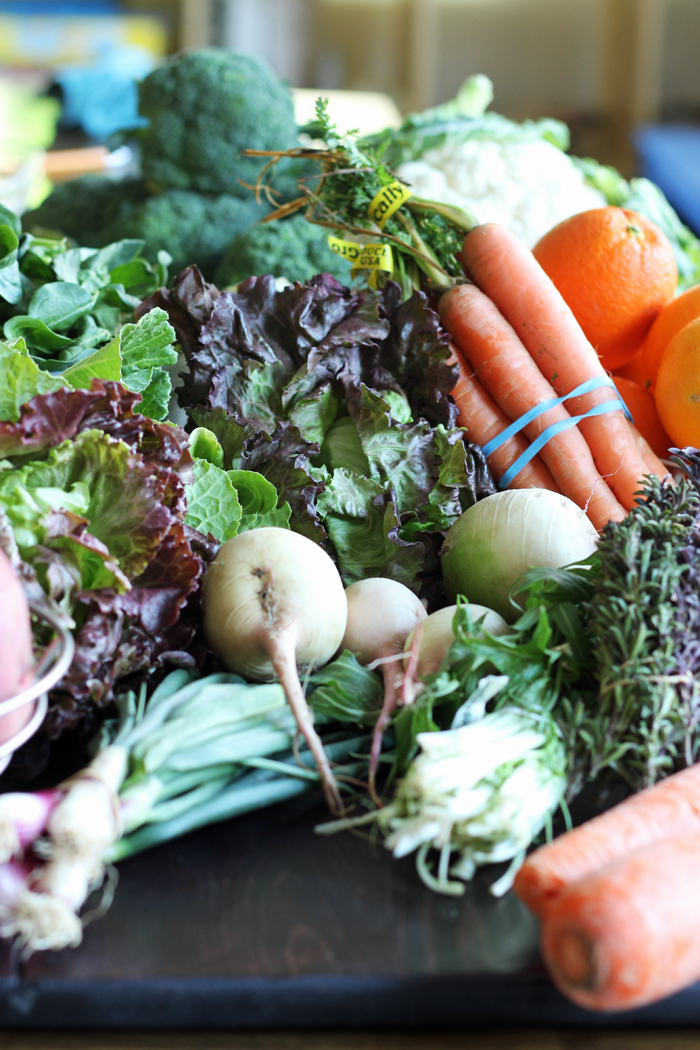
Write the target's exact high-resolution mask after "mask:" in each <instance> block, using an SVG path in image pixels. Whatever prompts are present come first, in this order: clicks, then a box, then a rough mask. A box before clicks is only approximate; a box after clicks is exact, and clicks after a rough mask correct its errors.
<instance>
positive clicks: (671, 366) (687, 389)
mask: <svg viewBox="0 0 700 1050" xmlns="http://www.w3.org/2000/svg"><path fill="white" fill-rule="evenodd" d="M623 396H624V395H623ZM654 398H655V400H656V409H657V412H658V413H659V418H660V420H661V422H662V424H663V426H664V427H665V428H666V430H667V431H668V433H669V434H670V435H671V438H672V439H673V442H674V444H676V445H679V446H680V447H681V448H682V447H683V446H684V445H694V446H695V447H696V448H698V447H699V446H700V318H697V319H696V320H695V321H691V322H690V323H689V324H687V325H686V326H685V328H681V330H680V332H678V333H677V334H676V335H674V337H673V339H672V340H671V342H670V343H669V344H668V346H667V347H666V349H665V350H664V355H663V357H662V358H661V367H660V368H659V374H658V375H657V377H656V386H655V388H654Z"/></svg>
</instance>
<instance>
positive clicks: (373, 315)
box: [142, 269, 494, 605]
mask: <svg viewBox="0 0 700 1050" xmlns="http://www.w3.org/2000/svg"><path fill="white" fill-rule="evenodd" d="M149 307H151V308H154V309H165V310H167V311H168V312H169V314H170V317H171V321H172V323H173V324H174V325H175V326H176V327H177V331H178V339H179V342H180V344H181V346H182V347H183V349H184V351H185V354H186V357H187V365H188V367H187V372H186V373H185V374H184V385H183V386H182V387H181V388H180V390H179V392H178V398H179V402H180V404H181V405H183V406H184V407H186V409H187V411H188V413H189V415H190V418H191V419H192V421H193V422H194V424H195V425H196V426H198V427H200V428H205V429H207V430H209V431H211V432H212V433H213V434H214V435H215V436H216V439H217V442H218V448H217V451H216V452H215V453H213V454H212V456H211V457H209V458H211V460H212V462H214V463H216V464H217V465H223V467H225V468H226V470H227V471H229V472H230V471H234V472H236V471H240V470H254V471H257V472H259V473H260V474H262V475H264V477H265V478H267V480H268V481H269V482H271V483H272V484H273V485H274V487H275V488H276V490H277V491H278V492H279V493H281V494H283V496H284V498H286V499H287V500H288V502H289V506H290V508H291V519H290V525H291V527H292V529H294V530H295V531H297V532H300V533H302V534H304V535H306V536H308V537H309V538H310V539H313V540H315V541H316V542H317V543H321V544H322V545H324V546H326V547H327V549H328V551H329V552H330V553H331V554H332V555H333V556H334V557H335V559H336V562H337V565H338V568H339V571H340V574H341V576H342V578H343V581H344V582H345V584H346V585H347V584H349V583H352V582H353V581H354V580H359V579H364V578H365V577H368V576H389V577H391V578H393V579H396V580H398V581H399V582H401V583H404V584H406V585H407V586H408V587H409V588H411V589H412V590H414V591H416V592H418V591H420V592H421V594H422V595H424V596H425V597H427V598H428V600H429V602H430V604H431V605H435V604H436V603H439V601H440V595H441V594H442V583H441V576H440V571H439V564H438V561H437V550H438V549H439V545H440V542H441V539H442V534H443V532H444V531H445V530H446V529H447V528H449V526H450V525H451V524H452V523H453V522H454V521H455V520H456V519H457V518H458V517H459V515H460V514H461V512H462V510H463V509H465V507H467V506H469V505H470V504H472V503H473V502H475V501H476V500H477V499H480V498H482V497H483V496H486V495H488V494H489V493H491V492H493V491H494V488H493V482H492V480H491V478H490V475H489V472H488V469H487V467H486V464H485V461H484V459H483V456H482V454H481V452H480V450H478V449H476V448H475V447H473V446H471V445H469V444H468V443H467V442H466V441H465V440H464V436H463V433H462V431H460V430H458V429H456V428H455V426H454V421H455V413H456V409H455V406H454V405H453V404H452V402H451V401H450V399H449V397H448V393H449V391H450V390H451V389H452V386H453V385H454V382H455V366H454V365H448V364H447V360H448V358H449V356H450V349H449V345H448V342H449V341H448V337H447V336H446V335H445V334H444V333H443V332H442V331H441V329H440V325H439V321H438V318H437V315H436V314H435V313H434V312H433V311H432V310H430V309H428V308H427V306H426V301H425V297H424V296H423V295H422V293H416V294H415V295H414V296H413V297H412V298H411V299H409V300H408V301H407V302H404V303H402V302H401V293H400V290H399V288H398V287H397V286H396V285H394V284H388V285H386V286H385V288H384V290H383V291H382V292H381V293H376V292H371V291H369V290H365V291H362V292H361V291H350V290H349V289H347V288H344V287H343V286H341V285H339V284H338V282H337V281H335V280H334V279H333V278H332V277H331V276H330V275H327V274H326V275H321V276H318V277H315V278H313V280H311V281H309V282H308V283H307V284H305V285H300V284H297V285H295V286H293V287H288V288H285V289H283V290H282V291H277V289H276V286H275V282H274V281H273V279H272V278H271V277H262V278H251V279H250V280H248V281H245V282H244V283H243V284H242V285H240V286H239V289H238V292H237V293H231V292H219V291H218V290H217V289H216V288H214V287H213V286H211V285H207V284H205V282H204V281H203V280H202V278H201V275H200V274H199V273H198V272H197V271H196V270H194V269H193V270H190V271H185V273H183V274H181V275H180V276H179V277H178V278H177V280H176V281H175V283H174V286H173V289H172V291H171V292H164V291H161V292H159V293H157V294H156V295H154V296H152V297H151V298H150V299H149V300H147V301H146V302H145V303H144V305H143V307H142V310H144V311H145V310H147V309H148V308H149ZM148 316H149V314H148V313H145V314H144V317H143V320H145V319H146V318H147V317H148ZM142 323H143V322H142ZM212 521H213V518H212V516H210V515H209V516H203V517H202V518H201V524H200V527H201V528H203V529H204V528H205V527H206V528H210V529H211V528H212ZM219 538H222V537H221V536H220V537H219Z"/></svg>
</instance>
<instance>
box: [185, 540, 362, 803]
mask: <svg viewBox="0 0 700 1050" xmlns="http://www.w3.org/2000/svg"><path fill="white" fill-rule="evenodd" d="M203 593H204V633H205V635H206V637H207V640H208V642H209V644H210V646H211V647H212V649H213V650H214V652H215V653H217V654H218V656H220V657H221V660H222V661H223V663H224V665H225V666H226V667H227V668H228V669H229V670H230V671H234V672H236V673H237V674H240V675H243V677H244V678H252V679H254V680H257V681H263V682H267V681H272V680H274V679H275V678H279V680H280V682H281V683H282V685H283V687H284V691H285V693H286V695H287V699H288V700H289V704H290V706H291V708H292V711H293V712H294V717H295V719H296V723H297V726H298V727H299V730H300V732H301V733H302V735H303V736H304V739H305V740H306V743H307V744H308V747H309V750H310V751H311V753H312V755H313V757H314V759H315V760H316V765H317V766H318V770H319V773H320V775H321V779H322V781H323V788H324V792H325V795H326V800H327V802H328V805H329V807H330V809H331V811H332V812H334V813H339V812H341V811H342V809H343V804H342V800H341V798H340V792H339V790H338V785H337V783H336V781H335V777H334V776H333V773H332V771H331V767H330V763H329V761H328V758H327V756H326V753H325V751H324V750H323V745H322V743H321V740H320V738H319V736H318V733H317V732H316V730H315V729H314V725H313V715H312V713H311V711H310V709H309V705H308V704H307V702H306V697H305V696H304V692H303V690H302V688H301V683H300V681H299V673H298V670H297V664H298V665H299V667H301V668H311V667H322V666H323V665H324V664H326V663H328V661H329V660H330V659H331V657H332V656H333V654H334V653H335V651H336V649H337V648H338V646H339V645H340V643H341V641H342V638H343V633H344V631H345V625H346V622H347V617H348V603H347V600H346V597H345V591H344V589H343V583H342V580H341V579H340V576H339V575H338V570H337V569H336V567H335V565H334V564H333V562H332V561H331V559H330V558H329V557H328V555H327V554H326V553H325V551H323V550H322V549H321V547H319V546H317V545H316V544H315V543H313V542H312V541H311V540H309V539H307V538H306V537H305V536H300V535H299V534H298V533H296V532H289V531H288V530H287V529H279V528H260V529H249V530H248V531H247V532H243V533H241V534H240V535H238V536H234V537H233V539H230V540H227V542H226V543H224V544H223V545H222V547H221V549H220V551H219V553H218V554H217V556H216V558H215V559H214V561H213V562H212V564H211V565H210V566H209V569H208V571H207V574H206V576H205V578H204V584H203Z"/></svg>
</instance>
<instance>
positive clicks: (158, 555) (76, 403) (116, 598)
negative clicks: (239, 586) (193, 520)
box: [0, 380, 216, 772]
mask: <svg viewBox="0 0 700 1050" xmlns="http://www.w3.org/2000/svg"><path fill="white" fill-rule="evenodd" d="M138 401H139V395H138V394H135V393H132V392H130V391H128V390H126V389H125V388H124V387H123V386H120V385H119V384H117V383H108V382H103V381H100V380H94V381H93V383H92V385H91V388H90V390H68V389H66V388H62V389H60V390H57V391H53V392H49V393H46V394H39V395H37V396H35V397H34V398H33V399H32V400H31V401H30V402H29V403H28V404H25V405H23V406H22V408H21V411H20V414H19V419H18V420H17V421H15V422H5V423H0V461H2V468H3V469H2V470H0V544H1V545H2V547H3V549H4V550H5V551H6V552H7V553H8V554H9V556H10V557H11V559H12V561H13V563H14V565H15V567H16V569H17V570H18V572H19V573H20V575H21V577H22V579H23V581H24V584H25V587H26V589H27V591H28V593H29V595H30V597H32V598H33V599H34V600H37V601H39V602H48V603H50V604H51V606H52V607H53V608H54V610H55V611H57V612H59V613H60V614H61V615H63V617H64V618H65V620H66V622H67V623H69V624H70V625H72V627H73V629H74V636H75V643H76V653H75V658H74V660H73V664H72V666H71V668H70V670H69V672H68V674H67V675H66V677H65V678H64V679H63V680H62V682H61V686H60V688H59V689H56V690H54V692H53V693H52V694H51V697H50V706H49V715H48V718H47V721H46V723H45V729H44V732H45V734H48V736H49V737H55V736H58V735H59V734H60V733H61V732H62V731H63V730H64V729H66V728H69V727H72V726H75V725H76V724H77V723H78V722H80V721H82V720H85V719H87V724H88V725H90V724H92V720H93V717H94V711H95V708H96V707H100V706H103V705H104V704H106V703H107V702H108V701H109V700H110V699H111V697H112V695H113V692H114V687H115V684H116V683H117V682H118V681H119V680H120V679H122V678H123V677H124V676H127V675H131V674H134V673H135V672H141V673H144V674H149V675H150V674H155V673H157V671H158V668H159V667H160V666H161V665H162V664H163V662H164V661H165V660H172V659H175V660H176V661H177V662H180V663H182V664H184V665H185V666H194V662H195V661H194V657H193V656H192V654H191V652H190V647H191V645H192V643H193V641H194V639H195V635H196V633H197V629H198V619H197V616H196V613H195V610H194V608H193V607H192V606H191V602H190V599H191V598H192V597H193V596H194V594H195V592H196V591H197V589H198V585H199V580H200V577H201V575H202V573H203V570H204V564H205V560H207V559H208V558H210V557H211V556H212V555H213V553H215V550H216V545H212V544H211V543H209V542H208V541H207V540H206V539H205V537H204V536H200V535H199V534H198V533H196V532H195V531H194V530H193V529H190V528H188V527H187V526H186V523H185V509H186V504H185V483H186V482H188V481H189V480H190V477H191V470H192V461H191V457H190V455H189V452H188V450H187V445H188V439H187V435H186V434H185V433H184V431H182V430H180V429H179V428H177V427H173V426H169V425H162V424H159V423H156V422H154V421H153V420H151V419H148V418H147V417H146V416H143V415H139V414H138V413H137V411H135V408H136V406H137V404H138ZM44 739H45V737H44ZM27 747H29V748H30V749H31V748H34V744H33V742H30V744H29V745H27ZM34 772H36V769H35V770H34Z"/></svg>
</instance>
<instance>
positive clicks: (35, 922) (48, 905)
mask: <svg viewBox="0 0 700 1050" xmlns="http://www.w3.org/2000/svg"><path fill="white" fill-rule="evenodd" d="M41 871H42V869H41V867H40V868H39V869H38V870H37V869H36V868H35V867H34V865H33V863H32V862H29V861H26V860H23V861H16V860H11V861H7V862H6V863H4V864H0V937H17V943H18V947H19V949H20V958H26V957H27V956H28V955H31V953H32V952H35V951H44V950H51V949H53V950H54V951H60V950H61V949H62V948H68V947H74V946H75V945H78V944H80V941H81V940H82V936H83V927H82V923H81V921H80V919H79V918H78V916H77V915H76V914H75V912H74V911H73V909H72V908H71V907H70V905H68V904H67V903H66V902H65V901H63V900H61V899H60V898H58V897H54V896H52V895H51V894H48V893H35V892H34V886H35V884H36V881H35V880H36V877H37V875H39V877H41V875H40V873H41ZM30 885H31V886H32V889H30V888H29V887H30Z"/></svg>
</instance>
